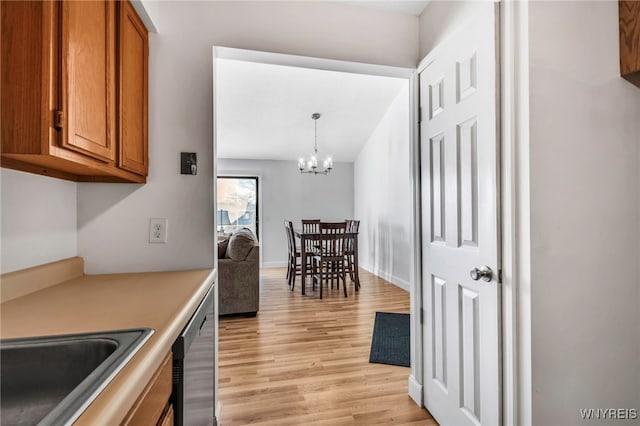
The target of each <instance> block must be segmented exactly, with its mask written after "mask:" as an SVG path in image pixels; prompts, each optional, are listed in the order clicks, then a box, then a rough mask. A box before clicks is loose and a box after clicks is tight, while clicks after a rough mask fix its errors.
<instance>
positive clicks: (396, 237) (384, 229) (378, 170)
mask: <svg viewBox="0 0 640 426" xmlns="http://www.w3.org/2000/svg"><path fill="white" fill-rule="evenodd" d="M410 143H411V140H410V134H409V84H408V83H405V85H404V86H403V88H402V89H401V90H400V92H399V93H398V95H397V97H396V98H395V99H394V101H393V102H392V103H391V105H390V106H389V109H388V110H387V112H386V113H385V115H384V117H383V118H382V120H380V123H379V124H378V126H377V127H376V129H375V130H374V131H373V133H372V134H371V136H370V137H369V140H368V141H367V143H366V145H365V146H364V147H363V148H362V151H360V153H359V154H358V157H357V158H356V161H355V164H354V185H355V206H354V212H355V218H356V219H359V220H360V237H359V240H358V244H359V245H358V251H359V253H360V254H359V257H358V261H359V263H360V266H362V267H363V268H365V269H367V270H368V271H370V272H373V273H374V274H376V275H378V276H380V277H382V278H384V279H386V280H388V281H390V282H392V283H394V284H396V285H398V286H400V287H402V288H404V289H405V290H407V291H408V290H409V275H410V268H411V265H410V260H411V257H410V256H411V244H410V223H411V180H410V179H411V178H410V170H409V165H410V160H409V148H410V146H411V145H410Z"/></svg>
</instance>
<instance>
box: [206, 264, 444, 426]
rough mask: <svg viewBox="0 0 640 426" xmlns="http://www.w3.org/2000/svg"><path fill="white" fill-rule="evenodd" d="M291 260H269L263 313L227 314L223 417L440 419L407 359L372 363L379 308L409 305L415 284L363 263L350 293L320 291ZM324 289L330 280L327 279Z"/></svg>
mask: <svg viewBox="0 0 640 426" xmlns="http://www.w3.org/2000/svg"><path fill="white" fill-rule="evenodd" d="M285 274H286V271H285V269H283V268H277V269H276V268H273V269H263V270H262V271H261V283H260V286H261V288H260V311H259V313H258V315H257V317H255V318H243V317H235V318H221V320H220V323H219V324H220V326H219V381H218V383H219V386H220V393H219V395H220V402H221V404H222V413H221V424H222V425H223V426H232V425H246V424H257V425H273V426H287V425H373V424H377V425H437V423H436V422H435V421H434V420H433V419H432V417H431V416H430V415H429V413H428V412H427V411H426V410H425V409H424V408H420V407H418V406H417V405H416V404H415V403H414V402H413V400H411V399H410V398H409V396H408V395H407V379H408V376H409V373H410V370H409V368H406V367H397V366H392V365H383V364H372V363H369V349H370V347H371V334H372V331H373V322H374V317H375V312H376V311H383V312H404V313H408V312H409V293H407V292H405V291H404V290H401V289H400V288H398V287H396V286H394V285H392V284H390V283H388V282H386V281H384V280H382V279H379V278H378V277H376V276H374V275H372V274H369V273H367V272H366V271H361V276H360V277H361V278H360V280H361V283H362V288H361V289H360V292H358V293H354V291H353V284H351V283H349V280H347V283H348V284H349V287H348V289H349V297H348V298H345V297H344V294H343V293H342V291H338V290H337V289H335V288H334V289H333V290H331V289H329V290H327V291H326V292H324V294H323V297H324V298H323V299H322V300H320V299H319V298H318V294H317V292H313V291H311V286H310V285H309V284H308V287H307V294H306V295H305V296H302V295H301V294H300V279H299V278H298V279H296V288H295V291H294V292H291V291H289V289H288V287H287V284H286V279H285ZM325 290H326V287H325Z"/></svg>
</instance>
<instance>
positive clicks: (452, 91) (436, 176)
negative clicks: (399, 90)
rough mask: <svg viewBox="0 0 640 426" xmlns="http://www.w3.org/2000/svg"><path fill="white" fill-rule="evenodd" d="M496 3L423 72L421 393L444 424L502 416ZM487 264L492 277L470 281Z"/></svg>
mask: <svg viewBox="0 0 640 426" xmlns="http://www.w3.org/2000/svg"><path fill="white" fill-rule="evenodd" d="M494 7H495V6H494V4H492V3H487V4H486V6H485V7H484V9H483V12H482V13H480V14H478V15H477V16H476V17H475V18H474V20H473V21H472V22H470V23H468V24H467V25H466V26H464V27H462V28H460V29H459V30H458V31H457V32H456V33H455V34H454V35H452V36H451V37H450V38H449V39H448V40H447V41H445V42H444V43H443V44H442V45H440V46H439V47H438V48H436V49H435V50H434V52H433V53H432V54H431V55H430V56H429V59H428V60H430V62H429V63H428V64H427V66H426V67H425V69H424V70H423V71H422V72H421V73H420V102H421V105H422V107H423V108H422V110H423V111H424V115H425V116H424V117H422V118H421V125H420V126H421V127H420V132H421V136H420V141H421V142H420V152H421V179H422V194H421V196H422V215H423V216H422V226H423V232H424V235H423V238H422V253H423V280H424V281H423V282H424V285H425V288H424V289H423V293H422V294H423V306H424V307H425V309H426V310H427V311H428V310H430V312H426V315H425V319H426V321H425V324H424V325H423V333H424V336H423V341H424V342H425V348H424V365H425V383H424V386H425V390H424V395H425V396H424V403H425V406H426V407H427V409H428V410H429V411H430V412H431V413H432V414H433V416H434V417H435V418H436V420H438V422H440V424H446V425H498V424H500V421H501V399H500V353H501V352H500V346H499V342H500V339H499V325H500V324H499V319H500V318H499V300H500V285H499V283H498V272H499V269H500V256H499V255H500V253H499V251H498V247H499V245H498V239H499V235H498V220H499V215H498V191H497V188H499V181H498V177H499V175H498V173H497V170H498V158H499V156H498V149H499V145H498V132H497V126H498V120H497V111H496V105H497V93H498V92H497V90H496V83H497V74H496V69H497V67H496V61H497V56H496V32H495V25H496V10H495V9H494ZM483 265H486V266H488V267H490V268H491V269H492V271H493V272H494V274H493V277H492V278H491V280H490V281H489V282H486V281H483V280H482V279H479V280H477V281H474V280H473V279H472V278H471V276H470V271H471V270H472V269H473V268H480V267H481V266H483Z"/></svg>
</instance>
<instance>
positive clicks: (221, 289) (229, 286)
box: [218, 229, 260, 315]
mask: <svg viewBox="0 0 640 426" xmlns="http://www.w3.org/2000/svg"><path fill="white" fill-rule="evenodd" d="M225 243H227V244H228V246H227V244H225ZM259 307H260V246H259V245H258V241H257V240H256V239H255V237H254V236H253V234H252V233H251V231H249V230H248V229H241V230H239V231H237V232H236V233H234V234H233V235H232V236H231V237H230V238H229V240H228V241H227V242H223V243H220V244H218V312H219V314H220V315H230V314H253V315H255V314H256V313H257V312H258V309H259Z"/></svg>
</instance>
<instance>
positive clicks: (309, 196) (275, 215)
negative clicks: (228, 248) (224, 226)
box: [218, 159, 353, 268]
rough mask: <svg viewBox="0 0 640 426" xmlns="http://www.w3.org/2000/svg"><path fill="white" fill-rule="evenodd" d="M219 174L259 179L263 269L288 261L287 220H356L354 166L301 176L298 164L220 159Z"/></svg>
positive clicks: (296, 223) (296, 225)
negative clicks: (327, 173) (322, 173)
mask: <svg viewBox="0 0 640 426" xmlns="http://www.w3.org/2000/svg"><path fill="white" fill-rule="evenodd" d="M218 175H220V176H225V175H227V176H232V175H247V176H259V177H260V181H259V185H260V197H261V198H260V203H261V205H262V208H261V211H262V218H261V220H262V222H261V226H262V231H261V234H262V241H261V242H260V250H261V257H262V266H264V267H267V268H268V267H282V266H286V264H287V263H286V262H287V240H286V237H285V234H284V223H283V222H284V221H285V220H291V221H292V222H293V226H294V228H300V227H301V224H300V220H301V219H323V220H326V221H342V220H345V219H350V218H352V217H353V163H335V164H334V168H333V170H332V171H331V174H330V175H328V176H322V175H318V176H312V175H306V174H305V175H301V174H300V172H298V163H297V162H296V161H271V160H228V159H227V160H222V159H219V160H218Z"/></svg>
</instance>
